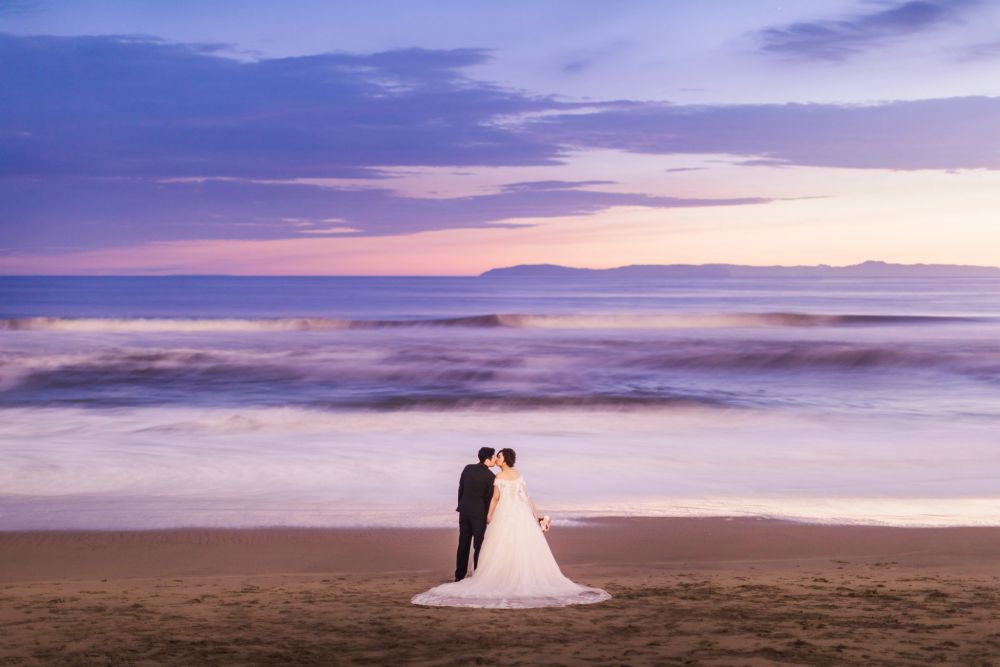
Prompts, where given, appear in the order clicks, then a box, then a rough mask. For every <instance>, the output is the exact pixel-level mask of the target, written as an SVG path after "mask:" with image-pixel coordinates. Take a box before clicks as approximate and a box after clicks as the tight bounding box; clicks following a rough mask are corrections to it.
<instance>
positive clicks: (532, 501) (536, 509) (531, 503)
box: [525, 494, 541, 523]
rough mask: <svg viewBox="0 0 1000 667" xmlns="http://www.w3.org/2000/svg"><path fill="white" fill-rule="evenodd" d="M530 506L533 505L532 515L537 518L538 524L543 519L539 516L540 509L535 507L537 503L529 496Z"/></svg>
mask: <svg viewBox="0 0 1000 667" xmlns="http://www.w3.org/2000/svg"><path fill="white" fill-rule="evenodd" d="M525 495H527V494H525ZM528 504H529V505H531V513H532V514H533V515H534V516H535V523H538V520H539V519H540V518H541V517H540V516H538V508H537V507H535V501H534V500H532V499H531V496H528Z"/></svg>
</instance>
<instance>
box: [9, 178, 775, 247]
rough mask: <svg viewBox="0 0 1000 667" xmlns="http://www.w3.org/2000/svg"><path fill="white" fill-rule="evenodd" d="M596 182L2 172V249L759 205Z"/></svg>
mask: <svg viewBox="0 0 1000 667" xmlns="http://www.w3.org/2000/svg"><path fill="white" fill-rule="evenodd" d="M590 183H603V181H595V182H588V181H580V182H575V183H574V182H560V181H542V182H535V183H532V182H528V183H515V184H510V185H509V186H507V187H506V188H503V189H502V190H501V191H500V192H497V193H493V194H485V195H476V196H471V197H454V198H450V199H444V198H433V199H431V198H427V199H424V198H415V197H404V196H400V195H398V194H395V193H393V192H392V191H391V190H388V189H380V188H364V189H356V188H355V189H347V188H329V187H321V186H315V185H304V184H294V183H259V182H254V181H246V180H233V179H207V180H202V181H182V182H178V181H173V182H166V183H163V182H160V183H157V182H152V181H149V180H145V179H92V178H88V179H77V178H74V179H62V180H60V179H0V217H2V219H4V220H6V221H9V222H12V223H13V224H5V225H2V226H0V248H4V249H5V250H6V251H7V252H12V251H14V250H16V251H18V252H24V251H30V252H61V251H66V250H69V249H84V248H100V247H107V246H120V245H134V244H139V243H146V242H150V241H179V240H187V239H255V240H267V239H285V238H295V237H300V236H302V235H310V236H313V237H315V236H324V235H331V236H332V235H335V236H338V237H343V236H396V235H402V234H413V233H417V232H423V231H432V230H443V229H459V228H477V227H478V228H483V227H512V226H523V225H525V224H528V223H524V222H514V221H515V220H517V219H522V218H554V217H562V216H578V215H589V214H592V213H597V212H599V211H603V210H606V209H608V208H611V207H614V206H643V207H650V208H664V209H667V208H688V207H706V206H739V205H750V204H764V203H767V202H769V201H771V200H769V199H764V198H756V197H740V198H719V199H701V198H682V197H656V196H650V195H645V194H634V193H620V192H602V191H596V190H581V189H577V186H579V185H589V184H590Z"/></svg>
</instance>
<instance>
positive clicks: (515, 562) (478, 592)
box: [411, 447, 611, 609]
mask: <svg viewBox="0 0 1000 667" xmlns="http://www.w3.org/2000/svg"><path fill="white" fill-rule="evenodd" d="M516 460H517V453H516V452H515V451H514V450H513V449H510V448H505V449H501V450H500V451H499V452H496V451H495V450H494V449H493V448H491V447H483V448H481V449H480V450H479V463H472V464H469V465H467V466H465V469H464V470H463V471H462V476H461V479H460V480H459V483H458V507H457V508H456V510H457V511H458V524H459V538H458V554H457V563H456V569H455V581H453V582H448V583H445V584H441V585H440V586H435V587H434V588H432V589H430V590H428V591H425V592H423V593H420V594H418V595H415V596H413V599H412V600H411V602H413V603H414V604H420V605H430V606H437V607H481V608H500V609H524V608H532V607H562V606H566V605H570V604H591V603H594V602H602V601H604V600H608V599H610V598H611V596H610V595H609V594H608V593H607V592H606V591H604V590H602V589H600V588H590V587H588V586H581V585H580V584H577V583H575V582H574V581H572V580H570V579H568V578H567V577H566V576H564V575H563V573H562V571H561V570H560V569H559V565H558V564H557V563H556V560H555V557H554V556H553V555H552V550H551V549H550V548H549V543H548V541H547V540H546V539H545V534H544V533H545V531H546V530H547V529H548V517H540V516H539V515H538V511H537V509H536V508H535V503H534V502H533V501H532V500H531V497H530V496H529V495H528V491H527V486H526V485H525V482H524V477H522V476H521V474H520V473H519V472H518V471H517V470H515V469H514V464H515V462H516ZM492 467H499V468H500V472H499V473H498V474H496V475H494V474H493V472H492V471H491V470H490V468H492ZM470 546H471V547H472V549H473V551H474V554H473V559H472V560H473V574H472V575H471V576H466V574H467V572H468V565H469V550H470Z"/></svg>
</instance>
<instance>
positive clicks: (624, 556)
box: [0, 519, 1000, 665]
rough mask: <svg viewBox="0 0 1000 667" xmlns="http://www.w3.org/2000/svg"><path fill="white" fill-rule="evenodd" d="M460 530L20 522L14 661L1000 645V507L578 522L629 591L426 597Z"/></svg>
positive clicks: (886, 655) (15, 550)
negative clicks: (952, 520) (513, 606)
mask: <svg viewBox="0 0 1000 667" xmlns="http://www.w3.org/2000/svg"><path fill="white" fill-rule="evenodd" d="M456 534H457V531H454V530H450V529H447V530H425V529H420V530H339V529H302V528H260V529H176V530H154V531H109V532H91V531H87V532H76V531H49V532H8V533H0V629H2V630H0V665H5V664H12V665H33V664H59V665H90V664H111V665H159V664H170V665H195V664H197V665H216V664H219V665H237V664H240V665H248V664H249V665H253V664H259V665H270V664H285V665H287V664H296V665H340V664H375V665H384V664H432V665H467V664H497V665H578V664H595V665H600V664H629V665H776V664H777V665H844V664H857V665H914V664H953V665H1000V528H940V529H920V528H883V527H859V526H815V525H805V524H795V523H788V522H780V521H768V520H754V519H732V520H727V519H615V520H598V521H594V522H591V523H590V524H589V525H587V526H586V527H580V528H577V527H574V528H569V527H559V526H556V527H555V528H554V529H553V531H552V533H550V543H551V544H552V548H553V552H554V553H555V555H556V557H557V559H558V560H559V562H560V564H561V565H562V567H563V571H564V572H565V573H566V574H567V575H568V576H570V577H571V578H573V579H575V580H577V581H579V582H581V583H586V584H589V585H595V586H600V587H602V588H605V589H606V590H608V591H609V592H610V593H612V595H614V598H613V599H612V600H611V601H609V602H605V603H601V604H598V605H592V606H574V607H567V608H561V609H536V610H476V609H442V608H424V607H417V606H414V605H411V604H409V598H410V596H412V595H413V594H415V593H417V592H420V591H422V590H425V589H426V588H429V587H430V586H433V585H435V584H437V583H440V582H442V581H446V580H447V579H448V578H449V574H450V572H451V570H452V568H453V563H452V558H453V553H454V540H455V538H456Z"/></svg>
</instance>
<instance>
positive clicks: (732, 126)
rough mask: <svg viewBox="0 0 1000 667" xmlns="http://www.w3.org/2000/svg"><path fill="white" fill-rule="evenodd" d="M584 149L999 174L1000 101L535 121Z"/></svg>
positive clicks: (693, 109) (639, 111)
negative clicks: (992, 171) (724, 155)
mask: <svg viewBox="0 0 1000 667" xmlns="http://www.w3.org/2000/svg"><path fill="white" fill-rule="evenodd" d="M533 126H534V131H535V132H537V133H539V134H541V135H544V136H547V137H549V138H550V139H551V140H553V141H558V142H562V143H564V144H565V145H568V146H573V147H577V148H613V149H617V150H623V151H628V152H634V153H650V154H663V155H667V154H712V153H715V154H719V153H724V154H732V155H742V156H746V157H747V158H748V159H747V160H745V161H744V162H743V164H747V165H773V166H777V165H802V166H816V167H840V168H851V169H901V170H913V169H942V170H944V169H1000V153H997V151H996V150H995V145H994V142H993V141H992V137H996V136H1000V97H955V98H943V99H935V100H914V101H901V102H887V103H882V104H871V105H838V104H744V105H736V104H734V105H721V106H695V105H670V104H655V103H648V104H644V105H641V106H636V107H632V108H621V109H612V110H603V111H596V112H594V113H588V114H556V115H551V116H547V117H545V118H540V119H537V120H535V121H533Z"/></svg>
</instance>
